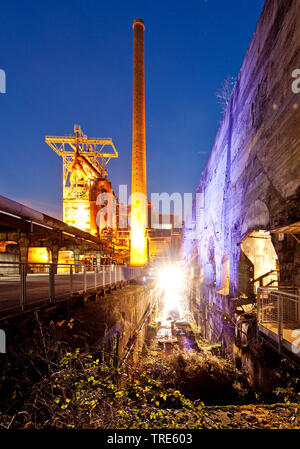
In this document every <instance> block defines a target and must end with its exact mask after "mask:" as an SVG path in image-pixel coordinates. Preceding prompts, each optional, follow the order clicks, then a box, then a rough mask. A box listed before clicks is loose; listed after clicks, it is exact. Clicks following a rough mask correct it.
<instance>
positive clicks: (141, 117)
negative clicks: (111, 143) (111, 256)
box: [130, 18, 147, 266]
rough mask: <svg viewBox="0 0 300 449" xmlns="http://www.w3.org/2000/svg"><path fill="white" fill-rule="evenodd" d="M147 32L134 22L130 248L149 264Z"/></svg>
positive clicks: (133, 258)
mask: <svg viewBox="0 0 300 449" xmlns="http://www.w3.org/2000/svg"><path fill="white" fill-rule="evenodd" d="M144 31H145V25H144V22H143V20H142V19H138V18H137V19H135V20H134V22H133V114H132V181H131V251H130V263H131V265H133V266H143V265H145V264H146V263H147V239H146V227H147V177H146V127H145V68H144Z"/></svg>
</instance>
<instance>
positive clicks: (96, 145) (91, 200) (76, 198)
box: [45, 125, 118, 234]
mask: <svg viewBox="0 0 300 449" xmlns="http://www.w3.org/2000/svg"><path fill="white" fill-rule="evenodd" d="M45 141H46V143H47V144H48V145H49V146H50V147H51V148H52V149H53V150H54V151H55V152H56V153H57V154H58V155H59V156H61V157H62V159H63V211H64V221H65V222H66V223H68V224H71V225H73V226H76V227H78V228H80V229H83V230H85V231H88V232H91V233H92V234H99V229H98V228H97V225H96V212H97V210H96V209H97V208H96V199H97V194H98V193H99V192H103V191H107V192H112V193H113V190H112V187H111V182H110V181H109V180H108V179H107V169H106V166H107V164H108V162H109V161H110V160H111V159H112V158H117V157H118V153H117V151H116V148H115V146H114V143H113V141H112V139H111V138H88V137H87V136H86V135H85V134H83V132H82V130H81V128H80V126H79V125H75V126H74V134H71V135H68V136H46V137H45ZM108 147H109V151H107V149H108Z"/></svg>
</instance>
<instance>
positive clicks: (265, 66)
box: [183, 0, 300, 340]
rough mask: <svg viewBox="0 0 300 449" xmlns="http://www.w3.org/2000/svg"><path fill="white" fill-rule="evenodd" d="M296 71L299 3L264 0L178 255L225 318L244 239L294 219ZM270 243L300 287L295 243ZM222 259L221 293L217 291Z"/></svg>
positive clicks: (297, 204)
mask: <svg viewBox="0 0 300 449" xmlns="http://www.w3.org/2000/svg"><path fill="white" fill-rule="evenodd" d="M297 68H300V2H299V1H298V0H267V1H266V3H265V7H264V10H263V12H262V15H261V17H260V20H259V22H258V25H257V28H256V31H255V33H254V36H253V39H252V41H251V44H250V46H249V49H248V52H247V54H246V57H245V60H244V62H243V65H242V68H241V71H240V73H239V76H238V79H237V82H236V86H235V89H234V92H233V95H232V97H231V101H230V103H229V105H228V108H227V110H226V113H225V115H224V119H223V121H222V124H221V126H220V128H219V131H218V134H217V136H216V140H215V143H214V146H213V148H212V151H211V154H210V158H209V160H208V163H207V166H206V168H205V170H204V172H203V174H202V176H201V179H200V183H199V187H198V189H197V192H198V193H201V194H202V195H203V198H202V201H201V207H200V206H199V205H198V207H196V203H195V202H194V209H193V215H192V216H191V217H190V219H189V220H188V222H187V224H186V228H185V233H184V242H185V243H184V245H183V252H184V256H185V257H186V258H187V259H190V260H191V259H193V258H194V262H196V265H197V266H198V267H199V271H200V273H201V285H200V287H201V288H200V291H201V293H200V296H201V295H202V296H203V297H205V298H206V299H208V300H209V302H210V303H211V304H215V306H216V308H218V309H222V310H225V311H227V312H228V313H230V314H231V315H232V314H233V313H234V308H233V305H232V301H231V298H233V297H236V296H238V295H239V278H240V279H242V278H243V279H244V282H245V271H246V270H247V267H245V266H244V267H243V272H244V274H243V275H242V274H241V270H240V273H239V261H240V256H241V246H240V243H241V242H242V240H243V239H244V238H245V236H247V234H248V233H250V232H251V231H252V230H260V229H261V230H270V229H274V228H277V227H279V226H281V225H287V224H290V223H294V222H297V221H300V94H299V95H296V94H294V93H293V92H292V89H291V86H292V82H293V81H294V79H293V78H292V72H293V71H294V70H295V69H297ZM200 209H201V210H200ZM201 212H202V213H201ZM191 229H196V231H195V234H194V235H191ZM191 239H193V240H191ZM272 239H273V244H274V248H275V249H276V252H277V255H278V259H279V265H280V271H281V273H280V275H281V281H282V282H283V283H285V284H286V285H287V284H290V283H292V284H295V283H299V280H300V263H299V262H300V256H299V246H300V245H299V244H297V242H296V241H295V240H294V239H293V238H292V237H287V236H286V237H285V240H284V241H279V238H278V236H274V237H273V238H272ZM297 245H298V246H297ZM224 257H225V258H226V257H228V259H229V292H228V294H227V295H221V294H217V293H216V292H217V291H220V290H221V289H222V260H224ZM246 262H247V261H246ZM240 267H241V264H240ZM248 269H249V271H250V267H249V268H248ZM249 276H250V275H249ZM196 282H198V280H196ZM199 282H200V281H199ZM247 288H248V287H247ZM247 288H246V290H247ZM195 301H196V303H197V301H200V299H199V298H195ZM199 307H200V303H199ZM212 327H214V328H215V327H216V329H214V330H213V331H212V330H211V333H212V334H214V335H215V336H214V339H216V335H221V334H222V332H223V331H224V322H223V320H222V319H221V318H220V317H218V315H217V313H215V314H214V315H213V316H212ZM223 333H224V332H223ZM225 333H226V331H225ZM229 334H230V335H229V336H228V338H229V339H231V337H232V332H231V331H229ZM220 338H221V337H220ZM222 338H223V337H222ZM225 340H226V337H225Z"/></svg>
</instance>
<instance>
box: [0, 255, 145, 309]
mask: <svg viewBox="0 0 300 449" xmlns="http://www.w3.org/2000/svg"><path fill="white" fill-rule="evenodd" d="M30 268H31V270H36V271H35V272H30ZM10 270H12V271H10ZM37 270H41V271H37ZM59 270H63V271H60V272H59ZM1 271H2V273H1ZM1 274H2V275H3V276H1ZM78 275H79V276H78ZM142 275H143V269H142V268H138V267H128V266H124V265H96V264H59V263H44V262H41V263H38V262H33V263H31V262H29V263H28V262H3V261H1V262H0V313H3V312H7V311H10V310H12V309H16V310H21V311H24V310H25V308H28V307H31V306H36V305H37V304H40V303H54V302H57V301H59V300H67V299H70V298H71V297H73V296H74V295H75V294H84V293H87V292H88V291H93V292H94V291H95V290H96V291H97V290H98V289H103V288H107V287H110V286H112V285H116V284H118V283H120V282H123V281H130V280H133V279H139V278H140V277H141V276H142ZM12 285H14V286H15V288H12Z"/></svg>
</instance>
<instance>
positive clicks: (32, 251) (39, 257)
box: [28, 248, 50, 263]
mask: <svg viewBox="0 0 300 449" xmlns="http://www.w3.org/2000/svg"><path fill="white" fill-rule="evenodd" d="M28 262H32V263H48V262H50V257H49V250H48V248H29V250H28Z"/></svg>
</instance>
